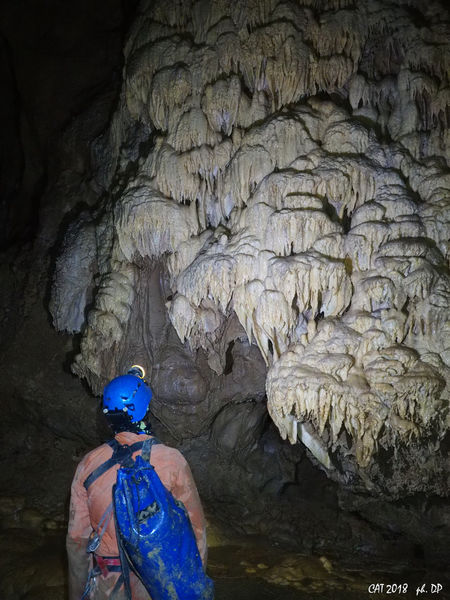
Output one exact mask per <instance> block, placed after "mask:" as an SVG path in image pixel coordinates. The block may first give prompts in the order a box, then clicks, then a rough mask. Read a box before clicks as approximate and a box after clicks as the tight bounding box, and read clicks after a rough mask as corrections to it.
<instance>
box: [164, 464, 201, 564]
mask: <svg viewBox="0 0 450 600" xmlns="http://www.w3.org/2000/svg"><path fill="white" fill-rule="evenodd" d="M178 463H179V464H178V469H177V472H176V477H175V480H174V482H173V484H172V486H171V487H172V489H171V490H170V491H171V492H172V494H173V496H174V498H176V499H177V500H180V501H181V502H182V503H183V504H184V506H185V508H186V510H187V512H188V514H189V519H190V521H191V524H192V528H193V530H194V534H195V539H196V540H197V547H198V551H199V553H200V556H201V559H202V562H203V566H204V568H206V561H207V544H206V521H205V515H204V513H203V508H202V504H201V501H200V496H199V495H198V491H197V486H196V485H195V481H194V478H193V476H192V472H191V469H190V467H189V465H188V463H187V462H186V459H185V458H184V457H183V455H182V454H181V453H179V460H178Z"/></svg>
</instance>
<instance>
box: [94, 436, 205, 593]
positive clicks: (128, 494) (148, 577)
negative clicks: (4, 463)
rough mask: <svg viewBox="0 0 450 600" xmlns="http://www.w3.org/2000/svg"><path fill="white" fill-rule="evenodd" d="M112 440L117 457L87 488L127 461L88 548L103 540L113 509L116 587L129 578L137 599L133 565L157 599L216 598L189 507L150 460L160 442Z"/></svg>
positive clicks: (111, 443)
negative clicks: (117, 571) (117, 569)
mask: <svg viewBox="0 0 450 600" xmlns="http://www.w3.org/2000/svg"><path fill="white" fill-rule="evenodd" d="M108 443H109V445H110V446H111V447H112V449H113V455H112V457H111V458H110V459H109V460H108V461H106V462H105V463H103V465H100V467H98V468H97V469H95V471H94V472H93V473H91V475H89V477H88V478H87V479H86V481H85V482H84V486H85V488H86V489H87V488H88V487H89V485H91V484H92V483H93V481H95V479H97V478H98V477H99V476H100V475H102V474H103V473H105V472H106V471H107V470H108V469H109V468H111V467H112V466H113V465H115V464H120V465H121V467H120V468H119V470H118V471H117V481H116V484H115V485H114V487H113V492H112V497H113V499H112V504H111V505H110V506H109V507H108V508H107V509H106V511H105V513H104V515H103V517H102V519H101V520H100V523H99V526H98V529H97V532H94V535H93V536H92V540H91V543H90V544H88V552H95V550H96V549H97V548H98V546H99V545H100V541H101V538H102V536H103V533H104V531H105V529H106V527H107V526H108V522H109V519H110V518H111V515H112V514H113V515H114V519H115V524H116V536H117V544H118V547H119V556H120V566H121V575H120V577H119V579H118V582H117V585H116V588H117V587H120V585H121V584H122V582H123V583H124V585H125V590H126V592H127V595H128V597H129V599H130V600H131V588H130V578H129V573H130V569H131V570H132V571H133V572H134V573H135V574H136V575H137V577H139V579H140V580H141V582H142V584H143V585H144V587H145V589H146V590H147V591H148V592H149V594H150V596H151V597H152V600H213V598H214V586H213V582H212V580H211V579H210V578H209V577H207V575H206V574H205V572H204V570H203V565H202V561H201V558H200V554H199V551H198V548H197V542H196V539H195V535H194V531H193V529H192V525H191V522H190V519H189V516H188V514H187V511H186V509H185V507H184V505H183V504H182V503H181V502H179V501H177V500H175V499H174V497H173V496H172V494H171V493H170V492H169V491H168V490H167V489H166V488H165V487H164V485H163V484H162V482H161V480H160V479H159V477H158V475H157V473H156V471H155V469H154V468H153V466H152V465H151V464H150V454H151V449H152V446H153V445H154V444H158V443H160V442H159V441H158V440H156V438H150V439H147V440H145V441H144V442H137V443H136V444H133V445H132V446H126V445H120V444H119V443H118V442H117V440H111V442H108ZM140 448H142V456H137V457H136V460H134V461H133V459H132V454H133V453H134V452H136V450H138V449H140ZM100 561H101V559H100ZM94 562H95V561H94ZM86 597H87V596H86Z"/></svg>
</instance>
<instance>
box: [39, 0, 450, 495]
mask: <svg viewBox="0 0 450 600" xmlns="http://www.w3.org/2000/svg"><path fill="white" fill-rule="evenodd" d="M321 9H322V10H321V11H319V12H318V11H316V10H315V5H314V3H311V2H307V1H304V2H293V1H286V2H282V3H277V2H275V1H273V0H272V1H270V0H267V1H265V2H260V3H254V4H253V3H251V2H225V1H218V0H217V1H214V2H201V1H200V2H184V3H183V4H182V5H180V6H179V7H178V8H177V9H174V8H173V7H172V5H169V4H167V3H164V2H156V3H154V4H153V3H148V5H147V4H146V3H145V2H144V3H143V5H142V10H141V13H140V15H139V16H138V17H137V18H136V20H135V22H134V24H133V27H132V29H131V33H130V35H129V37H128V39H127V42H126V45H125V67H124V72H123V84H122V91H121V97H120V102H119V106H118V108H117V110H116V113H115V114H114V116H113V118H112V124H111V128H110V130H109V132H107V134H105V135H104V136H103V139H101V140H99V141H98V143H97V147H98V155H99V157H100V158H99V160H101V161H103V162H104V163H106V164H107V165H111V168H110V169H109V171H107V172H104V170H100V169H99V171H98V177H99V184H100V185H101V186H103V188H104V189H105V192H106V198H105V200H103V201H102V202H100V203H99V204H98V206H97V208H96V209H95V211H94V214H93V217H92V220H91V221H89V220H86V219H85V217H83V218H80V219H79V220H78V223H77V224H76V225H75V226H74V227H75V231H76V235H75V234H74V233H71V232H70V231H69V232H68V234H67V235H66V237H65V241H64V247H63V253H62V255H60V257H59V259H58V262H57V268H56V271H55V283H54V286H53V296H52V303H51V310H52V313H53V318H54V324H55V326H56V327H57V328H58V329H61V330H67V331H69V332H72V331H83V334H82V341H81V352H80V354H78V356H77V357H76V358H75V361H74V363H73V367H72V368H73V371H74V372H75V373H77V374H78V375H79V376H81V377H85V378H86V379H87V381H88V383H89V385H90V386H91V387H92V389H93V390H94V391H95V392H97V393H98V392H99V391H100V389H101V387H102V385H103V384H104V383H105V382H106V381H107V379H108V378H109V377H111V376H112V375H113V374H114V373H116V372H117V370H120V369H121V368H124V366H125V365H126V364H127V360H128V359H129V358H130V357H131V355H132V354H136V352H137V354H138V355H139V356H140V357H141V359H142V360H143V361H144V362H145V363H146V364H149V365H151V366H152V367H155V364H156V365H157V364H158V363H159V360H158V355H159V353H160V345H159V344H158V341H157V339H156V338H155V335H154V334H152V327H153V328H154V327H155V323H154V321H155V315H154V314H153V313H152V306H153V302H152V301H150V297H151V293H152V292H151V291H150V287H151V286H150V285H149V277H150V272H151V270H152V268H155V267H154V265H158V269H160V278H161V280H162V282H163V284H162V291H161V294H162V301H163V302H164V303H165V304H166V307H167V314H168V316H169V319H170V322H171V323H172V325H173V327H174V328H175V330H176V332H177V334H178V336H179V338H180V340H181V342H183V343H184V348H185V352H187V353H188V355H189V356H190V357H191V359H190V360H191V362H195V361H197V363H198V360H199V359H198V356H199V354H198V351H201V355H202V356H204V357H205V359H206V361H207V364H208V367H209V369H210V370H211V371H212V373H210V374H205V373H204V372H203V375H202V377H203V379H206V380H208V381H209V383H208V381H205V386H206V387H205V391H204V392H202V395H203V400H201V399H199V398H198V397H197V396H198V393H197V392H193V393H195V394H197V396H196V398H197V399H196V400H195V402H196V403H198V402H200V405H201V406H202V407H203V408H202V410H203V413H204V418H205V419H206V421H207V422H210V421H211V420H212V419H213V418H214V414H215V413H217V410H218V409H219V408H220V406H217V402H215V401H214V400H212V399H211V396H212V394H211V393H210V392H211V387H214V384H213V383H212V381H213V380H214V378H215V377H216V376H219V377H220V376H221V375H222V374H223V371H224V369H225V363H226V358H225V352H226V350H227V347H228V346H229V344H230V343H234V342H239V343H241V344H244V345H245V344H255V345H257V347H258V348H259V351H260V353H261V356H262V358H263V360H264V362H265V364H266V365H267V367H268V374H267V382H266V391H267V407H268V411H269V414H270V416H271V417H272V419H273V420H274V422H275V424H276V425H277V427H278V429H279V431H280V434H281V436H282V437H283V438H286V437H287V438H288V439H289V440H290V441H291V443H296V442H297V441H299V440H302V441H303V442H304V443H305V445H306V446H308V447H309V449H310V450H311V452H312V454H313V456H314V457H315V459H313V460H318V461H319V463H320V464H322V466H324V467H325V468H326V469H327V470H328V471H329V472H330V475H331V476H332V477H335V478H338V479H340V480H343V481H345V480H348V477H350V476H352V475H351V474H352V473H353V474H358V475H359V476H360V477H361V478H362V479H363V480H364V482H365V485H366V486H367V487H368V488H369V489H374V488H380V489H383V488H386V487H389V488H390V491H391V492H393V493H394V494H395V493H399V494H400V493H402V491H403V492H404V491H419V490H425V489H433V491H435V492H437V493H439V492H443V491H444V490H445V489H446V486H447V481H446V479H445V477H444V476H443V472H442V461H441V460H440V458H439V456H440V455H439V447H440V442H441V440H442V439H443V437H444V436H445V433H446V431H447V429H448V419H447V413H448V399H449V394H448V385H449V378H448V374H449V347H448V344H449V308H448V307H449V302H448V301H449V296H450V278H449V271H448V257H449V256H448V253H449V248H448V239H449V231H450V229H449V214H450V211H449V208H450V178H449V175H448V167H449V161H450V158H449V155H448V146H447V142H448V110H449V101H450V93H449V87H448V85H449V71H448V65H449V64H450V43H449V40H448V36H446V32H448V27H446V24H445V22H443V16H444V12H445V11H443V9H442V7H441V5H440V4H439V3H437V2H430V3H428V4H427V6H426V8H423V9H422V10H423V24H421V25H418V24H417V23H416V21H415V19H414V18H413V17H414V14H413V9H411V8H410V7H409V6H408V4H406V3H405V4H403V3H398V5H397V6H393V5H392V4H391V3H387V2H382V1H378V2H358V3H354V2H344V3H342V2H329V3H328V4H327V6H323V7H321ZM445 18H446V19H448V14H447V13H445ZM447 25H448V21H447ZM138 126H139V127H140V128H141V129H143V128H144V129H145V131H147V132H148V133H147V138H146V141H142V140H141V139H140V138H138V139H137V140H136V142H135V144H134V147H131V148H130V147H129V146H130V142H129V140H128V137H127V136H129V133H130V131H131V130H132V128H133V127H134V128H136V127H138ZM126 140H128V141H127V143H125V142H126ZM94 220H95V223H96V225H95V226H94V225H93V223H94ZM92 265H98V273H97V275H96V283H97V287H96V293H95V296H94V298H93V301H94V307H93V308H91V309H90V310H89V311H88V314H87V317H86V321H85V322H81V318H80V315H81V312H82V309H83V307H85V306H86V305H87V303H88V296H89V294H90V292H91V291H92V289H93V287H94V284H93V275H94V268H93V267H92ZM89 276H90V277H89ZM74 277H75V278H76V282H77V283H76V284H75V285H74V284H73V283H72V279H73V278H74ZM153 293H155V292H153ZM160 302H161V301H160ZM72 307H77V310H74V309H73V308H72ZM157 318H158V319H159V320H161V319H164V316H163V314H162V311H159V314H158V316H157ZM136 320H138V321H143V322H144V324H145V325H144V326H142V327H141V331H140V336H139V339H138V340H137V339H136V331H135V329H136V327H135V325H133V323H134V322H135V321H136ZM156 326H157V325H156ZM166 326H167V324H166V325H164V327H166ZM132 338H133V339H132ZM196 356H197V358H196ZM203 362H204V361H203ZM197 367H198V364H197ZM200 370H202V369H200ZM216 378H217V377H216ZM188 396H189V394H188ZM186 410H187V409H186ZM187 412H189V411H188V410H187ZM175 427H176V425H175ZM197 429H198V427H197ZM380 448H383V449H384V450H386V451H389V450H390V449H394V452H395V453H397V450H398V449H401V457H400V458H398V457H397V460H395V461H394V462H395V465H397V467H398V469H397V470H396V471H395V472H394V475H393V477H391V478H389V480H387V479H386V478H385V477H384V476H383V475H382V474H381V473H380V472H379V469H378V468H377V452H378V450H379V449H380ZM419 450H420V452H421V456H422V457H424V463H423V466H422V465H421V464H419V465H418V464H417V452H418V451H419ZM395 456H397V454H395ZM341 467H345V469H344V470H346V473H347V475H346V476H344V477H343V476H342V475H340V474H339V473H340V471H341ZM410 467H413V469H411V468H410ZM400 471H403V473H404V474H403V475H400Z"/></svg>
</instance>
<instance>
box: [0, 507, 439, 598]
mask: <svg viewBox="0 0 450 600" xmlns="http://www.w3.org/2000/svg"><path fill="white" fill-rule="evenodd" d="M3 525H4V526H5V524H4V523H3ZM64 540H65V529H64V528H63V527H62V523H58V522H57V521H52V520H48V521H46V522H42V521H40V520H39V518H38V513H35V512H34V511H32V510H29V511H28V513H27V514H26V515H24V518H23V519H22V521H21V523H20V526H18V527H9V528H4V529H2V531H1V532H0V599H1V600H67V591H66V558H65V548H64ZM229 540H230V538H229V537H228V536H227V539H226V540H225V541H224V543H222V544H217V540H214V539H213V540H212V542H211V543H212V547H210V549H209V561H208V572H209V575H210V576H211V577H212V578H213V579H214V581H215V590H216V593H215V600H360V599H361V600H362V599H365V598H393V597H397V598H419V597H420V598H437V599H439V600H442V599H443V598H446V599H448V598H450V580H449V579H448V578H447V579H446V575H445V574H443V573H436V572H433V571H432V570H425V569H416V570H415V571H411V570H408V571H405V570H402V568H401V567H398V569H393V568H392V567H390V568H389V566H388V565H385V566H384V567H383V565H379V566H377V567H376V568H374V567H367V566H365V567H364V568H360V569H358V568H355V567H353V568H349V567H343V566H340V565H339V564H338V563H337V562H336V561H333V562H332V561H331V560H329V559H328V558H327V557H325V556H319V557H311V556H310V557H308V556H302V555H299V554H294V553H289V552H286V551H284V550H282V549H280V548H279V547H277V546H276V545H274V544H271V543H270V542H269V541H268V540H266V539H262V538H256V537H242V538H238V537H235V538H232V542H231V543H230V541H229ZM216 544H217V545H216ZM440 586H442V587H440ZM417 588H420V589H421V590H422V591H421V592H418V591H417Z"/></svg>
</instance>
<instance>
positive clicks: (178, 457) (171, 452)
mask: <svg viewBox="0 0 450 600" xmlns="http://www.w3.org/2000/svg"><path fill="white" fill-rule="evenodd" d="M152 452H155V454H158V455H160V456H161V457H163V456H164V458H166V459H169V460H173V461H175V462H178V463H184V462H186V459H185V458H184V456H183V455H182V453H181V452H180V451H179V450H177V448H173V447H172V446H166V444H164V443H163V442H160V441H159V440H158V443H157V444H154V445H153V448H152Z"/></svg>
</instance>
